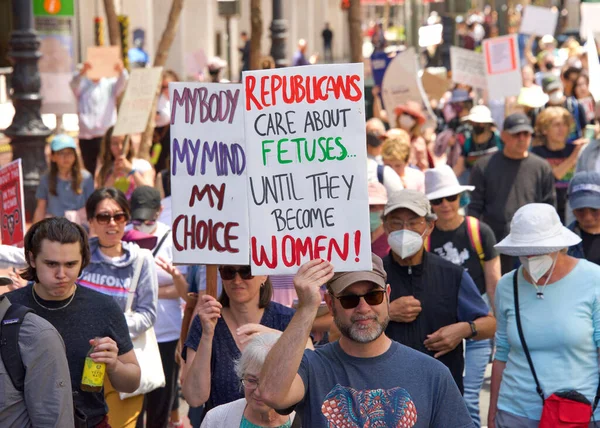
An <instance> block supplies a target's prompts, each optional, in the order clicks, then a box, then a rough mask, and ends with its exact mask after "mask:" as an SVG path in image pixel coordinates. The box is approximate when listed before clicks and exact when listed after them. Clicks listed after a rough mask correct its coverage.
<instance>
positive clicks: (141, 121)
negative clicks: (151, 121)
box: [113, 67, 162, 135]
mask: <svg viewBox="0 0 600 428" xmlns="http://www.w3.org/2000/svg"><path fill="white" fill-rule="evenodd" d="M161 76H162V67H152V68H136V69H134V70H133V71H132V72H131V75H130V76H129V81H128V82H127V89H125V95H124V96H123V101H121V106H120V107H119V114H118V116H117V123H116V124H115V129H114V131H113V135H128V134H135V133H138V132H143V131H144V130H145V129H146V125H147V124H148V118H149V117H150V110H151V109H152V102H153V101H154V97H155V96H156V91H157V90H158V85H159V84H160V79H161Z"/></svg>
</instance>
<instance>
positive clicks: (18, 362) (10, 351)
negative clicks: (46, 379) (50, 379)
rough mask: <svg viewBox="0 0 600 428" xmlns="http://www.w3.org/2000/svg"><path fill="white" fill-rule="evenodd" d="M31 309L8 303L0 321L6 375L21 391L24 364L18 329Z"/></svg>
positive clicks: (0, 347)
mask: <svg viewBox="0 0 600 428" xmlns="http://www.w3.org/2000/svg"><path fill="white" fill-rule="evenodd" d="M29 312H33V310H31V309H29V308H28V307H26V306H23V305H14V304H13V305H10V306H9V307H8V310H7V311H6V314H5V315H4V318H3V319H2V322H1V323H0V355H1V356H2V362H4V367H6V371H7V372H8V376H9V377H10V380H11V382H12V384H13V386H14V387H15V389H16V390H17V391H20V392H23V390H24V385H25V366H24V365H23V360H22V359H21V351H20V350H19V331H20V330H21V324H22V323H23V319H24V318H25V315H27V314H28V313H29Z"/></svg>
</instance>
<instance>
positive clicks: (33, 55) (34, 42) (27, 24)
mask: <svg viewBox="0 0 600 428" xmlns="http://www.w3.org/2000/svg"><path fill="white" fill-rule="evenodd" d="M32 7H33V2H32V1H23V0H12V13H13V22H14V28H13V31H12V33H11V37H10V42H9V46H10V48H9V52H8V56H9V57H10V58H11V59H12V63H13V75H12V88H13V93H12V100H13V106H14V108H15V116H14V118H13V121H12V123H11V125H10V126H9V127H8V128H7V129H6V131H5V132H4V133H5V134H6V135H7V136H8V137H9V138H10V139H11V142H10V144H11V146H12V151H13V159H17V158H21V162H22V165H23V175H24V177H23V188H24V191H25V212H26V213H27V219H28V220H31V216H32V215H33V211H34V210H35V202H36V201H35V191H36V189H37V187H38V184H39V183H40V177H41V176H42V174H43V173H44V172H45V171H46V169H47V164H46V158H45V155H44V147H45V145H46V138H47V137H48V136H49V135H50V133H51V131H50V129H48V128H47V127H46V125H44V123H43V122H42V115H41V113H40V108H41V106H42V97H41V95H40V86H41V83H40V73H39V71H38V60H39V59H40V57H41V56H42V54H41V53H40V51H39V50H38V49H39V47H40V40H39V38H38V37H37V34H36V32H35V31H34V30H33V9H32Z"/></svg>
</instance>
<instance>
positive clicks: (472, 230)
mask: <svg viewBox="0 0 600 428" xmlns="http://www.w3.org/2000/svg"><path fill="white" fill-rule="evenodd" d="M466 220H467V234H468V235H469V239H470V240H471V245H472V246H473V248H474V249H475V251H476V252H477V257H479V262H480V263H481V267H482V268H483V267H484V266H483V265H484V263H485V260H484V259H485V251H483V244H482V242H481V229H480V227H479V219H477V218H475V217H471V216H467V217H466Z"/></svg>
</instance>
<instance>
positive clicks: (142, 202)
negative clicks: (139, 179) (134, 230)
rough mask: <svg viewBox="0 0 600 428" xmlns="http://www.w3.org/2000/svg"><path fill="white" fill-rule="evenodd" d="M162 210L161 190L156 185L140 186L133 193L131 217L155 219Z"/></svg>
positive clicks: (134, 218)
mask: <svg viewBox="0 0 600 428" xmlns="http://www.w3.org/2000/svg"><path fill="white" fill-rule="evenodd" d="M158 210H160V192H159V191H158V190H156V189H155V188H154V187H150V186H140V187H138V188H137V189H135V190H134V191H133V194H132V195H131V218H132V219H133V220H154V217H155V216H156V213H157V211H158Z"/></svg>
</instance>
